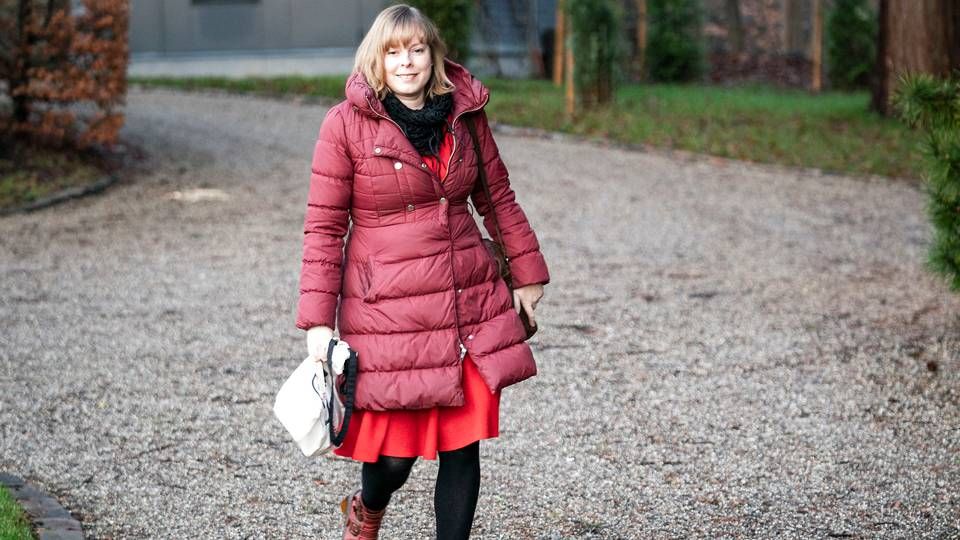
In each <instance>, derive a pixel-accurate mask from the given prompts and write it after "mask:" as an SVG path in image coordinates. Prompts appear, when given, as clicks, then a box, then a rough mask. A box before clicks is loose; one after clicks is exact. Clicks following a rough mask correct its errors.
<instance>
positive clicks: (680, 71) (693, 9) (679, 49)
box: [647, 0, 706, 82]
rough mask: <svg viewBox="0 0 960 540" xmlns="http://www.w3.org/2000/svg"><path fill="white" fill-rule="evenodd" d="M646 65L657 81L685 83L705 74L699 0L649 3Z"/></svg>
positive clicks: (667, 0)
mask: <svg viewBox="0 0 960 540" xmlns="http://www.w3.org/2000/svg"><path fill="white" fill-rule="evenodd" d="M647 8H648V9H647V17H648V18H649V19H648V20H649V23H648V26H649V28H650V34H649V41H648V43H647V66H648V69H649V75H650V78H651V79H652V80H654V81H658V82H689V81H695V80H698V79H700V78H701V77H702V76H703V73H704V71H705V67H706V66H705V61H704V55H705V53H704V40H703V32H702V28H703V7H702V6H701V3H700V0H650V1H649V2H648V4H647Z"/></svg>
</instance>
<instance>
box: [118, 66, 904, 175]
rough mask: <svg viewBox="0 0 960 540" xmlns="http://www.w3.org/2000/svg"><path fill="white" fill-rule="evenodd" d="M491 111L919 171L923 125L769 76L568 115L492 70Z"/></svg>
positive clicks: (782, 158) (230, 84)
mask: <svg viewBox="0 0 960 540" xmlns="http://www.w3.org/2000/svg"><path fill="white" fill-rule="evenodd" d="M131 82H133V83H139V84H144V85H147V86H166V87H175V88H181V89H187V90H192V89H201V88H216V89H225V90H229V91H236V92H254V93H259V94H264V95H289V94H295V95H306V96H314V97H326V98H335V99H338V98H341V97H342V95H343V82H344V78H343V77H315V78H310V77H281V78H262V79H260V78H251V79H242V80H231V79H224V78H193V79H169V78H167V79H131ZM484 83H485V84H487V86H489V87H490V89H491V99H490V104H489V106H488V108H487V111H488V114H489V116H490V118H491V119H493V120H495V121H497V122H503V123H506V124H512V125H517V126H528V127H536V128H542V129H547V130H552V131H561V132H566V133H575V134H581V135H589V136H600V137H606V138H609V139H612V140H615V141H618V142H623V143H630V144H649V145H653V146H657V147H665V148H675V149H680V150H687V151H691V152H698V153H703V154H711V155H716V156H723V157H729V158H735V159H743V160H748V161H757V162H763V163H777V164H783V165H791V166H802V167H818V168H821V169H824V170H827V171H832V172H845V173H854V174H880V175H885V176H898V177H913V178H919V177H920V174H921V164H920V161H919V157H918V155H917V153H916V145H917V142H918V141H919V138H920V135H919V134H918V133H917V132H914V131H911V130H909V129H907V128H906V127H904V126H903V125H901V124H900V123H899V122H898V121H896V120H892V119H888V118H881V117H879V116H877V115H874V114H872V113H870V112H869V111H868V110H867V105H868V103H869V99H870V97H869V95H868V94H867V93H866V92H858V93H839V92H828V93H824V94H821V95H811V94H809V93H806V92H803V91H796V90H780V89H774V88H769V87H763V86H748V87H735V88H722V87H715V86H694V85H689V86H685V85H639V84H633V85H627V86H623V87H621V88H620V90H619V91H618V93H617V96H616V102H615V104H614V105H612V106H608V107H604V108H601V109H597V110H594V111H591V112H589V113H585V114H582V115H580V116H579V117H578V118H576V120H575V121H573V122H568V121H567V120H566V119H565V118H564V115H563V92H562V89H560V88H557V87H555V86H553V84H551V83H550V82H548V81H541V80H519V81H518V80H505V79H484Z"/></svg>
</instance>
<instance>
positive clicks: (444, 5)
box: [406, 0, 473, 64]
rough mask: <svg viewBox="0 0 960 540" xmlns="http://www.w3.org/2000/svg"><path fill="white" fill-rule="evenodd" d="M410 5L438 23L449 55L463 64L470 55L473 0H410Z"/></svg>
mask: <svg viewBox="0 0 960 540" xmlns="http://www.w3.org/2000/svg"><path fill="white" fill-rule="evenodd" d="M406 3H407V4H408V5H410V6H413V7H415V8H417V9H419V10H420V11H421V12H422V13H423V14H424V15H426V16H427V17H430V20H432V21H433V22H434V24H436V25H437V28H438V29H439V30H440V35H441V36H442V37H443V41H444V43H446V44H447V51H448V52H447V56H448V57H450V59H451V60H453V61H455V62H457V63H459V64H463V63H465V62H466V61H467V59H468V58H469V57H470V30H471V26H470V25H471V24H472V20H473V13H472V8H473V2H471V1H470V0H410V1H407V2H406Z"/></svg>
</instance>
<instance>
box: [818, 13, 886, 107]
mask: <svg viewBox="0 0 960 540" xmlns="http://www.w3.org/2000/svg"><path fill="white" fill-rule="evenodd" d="M876 56H877V16H876V13H874V12H873V10H872V9H871V8H870V4H869V2H868V1H867V0H836V4H835V5H834V7H833V10H832V11H831V12H830V17H829V19H828V20H827V65H828V67H827V74H828V76H829V77H830V82H831V83H832V84H833V86H835V87H837V88H843V89H848V90H852V89H857V88H866V87H867V86H868V85H869V77H870V71H871V70H872V69H873V66H874V63H875V62H876Z"/></svg>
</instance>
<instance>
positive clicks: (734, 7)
mask: <svg viewBox="0 0 960 540" xmlns="http://www.w3.org/2000/svg"><path fill="white" fill-rule="evenodd" d="M726 9H727V36H728V39H729V41H730V47H731V49H732V50H733V52H734V53H735V54H736V55H738V56H739V55H740V54H742V53H743V20H742V19H741V18H740V0H727V1H726Z"/></svg>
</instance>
